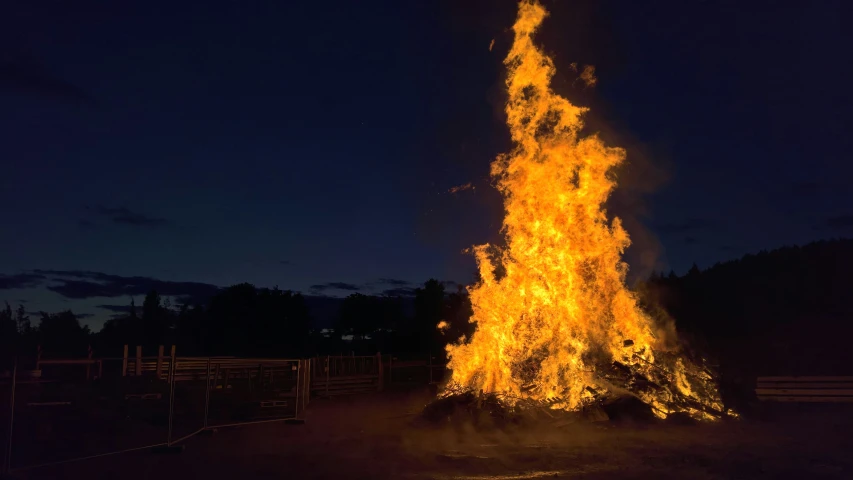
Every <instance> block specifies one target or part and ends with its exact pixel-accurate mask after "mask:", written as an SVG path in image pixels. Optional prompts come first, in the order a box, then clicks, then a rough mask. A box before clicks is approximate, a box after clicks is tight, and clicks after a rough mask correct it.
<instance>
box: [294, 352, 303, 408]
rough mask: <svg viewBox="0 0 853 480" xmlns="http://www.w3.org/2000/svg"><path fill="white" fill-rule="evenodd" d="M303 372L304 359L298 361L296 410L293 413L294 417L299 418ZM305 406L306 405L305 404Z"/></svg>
mask: <svg viewBox="0 0 853 480" xmlns="http://www.w3.org/2000/svg"><path fill="white" fill-rule="evenodd" d="M301 373H302V360H297V361H296V412H294V414H293V418H294V419H296V418H299V376H300V375H299V374H301ZM303 406H304V405H303Z"/></svg>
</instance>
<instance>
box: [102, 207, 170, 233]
mask: <svg viewBox="0 0 853 480" xmlns="http://www.w3.org/2000/svg"><path fill="white" fill-rule="evenodd" d="M87 209H89V210H92V211H93V212H95V213H96V214H98V215H101V216H104V217H107V218H109V219H110V221H112V222H113V223H116V224H119V225H131V226H134V227H153V228H156V227H165V226H167V225H169V224H170V223H171V222H169V221H168V220H166V219H165V218H160V217H151V216H148V215H145V214H143V213H139V212H134V211H132V210H130V209H128V208H127V207H118V208H110V207H104V206H100V205H99V206H97V207H94V208H89V207H87Z"/></svg>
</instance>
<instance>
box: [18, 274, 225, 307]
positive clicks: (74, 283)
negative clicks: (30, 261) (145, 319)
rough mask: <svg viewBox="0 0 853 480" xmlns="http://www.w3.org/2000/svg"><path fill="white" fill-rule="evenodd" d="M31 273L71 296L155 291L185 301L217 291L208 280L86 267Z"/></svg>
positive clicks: (200, 299) (198, 299)
mask: <svg viewBox="0 0 853 480" xmlns="http://www.w3.org/2000/svg"><path fill="white" fill-rule="evenodd" d="M34 273H35V274H37V275H41V276H44V277H50V279H49V280H50V285H48V286H47V289H48V290H50V291H52V292H56V293H58V294H60V295H62V296H63V297H65V298H71V299H83V298H92V297H121V296H132V295H145V294H147V293H148V292H150V291H151V290H156V291H157V293H159V294H160V295H161V296H166V297H179V298H181V299H182V300H184V301H186V302H187V303H203V302H206V301H207V300H208V299H209V298H210V297H212V296H213V295H215V294H216V293H217V292H218V291H219V290H220V288H219V287H218V286H216V285H211V284H209V283H200V282H173V281H168V280H159V279H156V278H151V277H125V276H121V275H110V274H107V273H101V272H90V271H86V270H34Z"/></svg>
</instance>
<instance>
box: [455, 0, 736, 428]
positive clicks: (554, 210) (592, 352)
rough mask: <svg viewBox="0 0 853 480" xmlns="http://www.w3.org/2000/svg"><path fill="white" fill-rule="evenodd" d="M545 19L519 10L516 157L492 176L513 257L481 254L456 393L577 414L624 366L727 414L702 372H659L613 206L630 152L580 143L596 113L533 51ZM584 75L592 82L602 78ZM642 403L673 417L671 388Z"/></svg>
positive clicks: (503, 159) (528, 5) (514, 73)
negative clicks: (610, 213)
mask: <svg viewBox="0 0 853 480" xmlns="http://www.w3.org/2000/svg"><path fill="white" fill-rule="evenodd" d="M546 15H547V12H546V11H545V9H544V8H543V7H542V6H541V5H540V4H539V3H538V2H536V1H522V2H521V3H520V4H519V12H518V18H517V20H516V22H515V25H514V26H513V30H514V32H515V39H514V42H513V44H512V49H511V50H510V52H509V55H508V56H507V57H506V59H505V60H504V63H505V65H506V66H507V69H508V74H509V75H508V79H507V82H506V85H507V91H508V94H509V99H508V101H507V104H506V114H507V124H508V126H509V129H510V132H511V134H512V139H513V141H514V143H515V148H514V149H513V150H512V152H511V153H509V154H506V155H502V156H500V157H498V158H497V159H496V160H495V161H494V162H493V163H492V175H493V177H495V178H496V179H497V184H498V188H499V189H500V191H501V193H502V194H503V196H504V204H505V208H506V216H505V219H504V231H505V234H506V239H507V247H506V248H505V249H504V250H503V252H502V253H501V254H500V255H499V256H498V258H492V257H491V256H490V255H489V254H488V246H487V245H481V246H478V247H475V248H474V252H475V255H476V258H477V262H478V265H479V271H480V276H481V282H480V283H479V284H477V285H475V286H474V287H472V288H470V289H469V292H470V295H471V301H472V304H473V311H474V313H473V317H472V318H471V321H472V322H476V323H477V330H476V332H475V333H474V335H473V336H472V337H471V339H470V342H469V343H467V344H460V345H449V346H448V347H447V351H448V353H449V357H450V363H449V368H450V369H451V370H452V376H451V379H450V382H449V386H450V385H452V386H462V387H465V388H471V389H474V390H475V391H479V390H482V391H485V392H501V393H507V394H509V396H508V398H512V397H527V398H532V399H536V400H543V401H550V402H553V403H554V406H555V407H557V408H564V409H575V408H578V407H580V406H581V405H583V404H584V402H585V401H587V400H588V399H589V398H590V397H591V396H592V394H591V393H590V389H592V390H593V391H596V392H601V391H608V390H611V389H612V385H609V384H608V383H607V382H606V381H605V380H604V379H603V378H602V376H601V375H600V374H599V373H600V372H597V368H599V366H600V365H609V364H610V363H612V362H613V361H614V360H615V361H618V362H621V363H622V364H624V365H630V366H632V368H634V369H635V370H636V371H639V372H645V373H649V374H652V373H656V372H657V373H659V372H660V371H667V370H665V368H668V369H669V370H668V371H669V372H671V373H670V374H669V376H670V377H671V376H672V375H675V378H671V382H670V384H671V385H672V387H669V388H675V389H677V393H679V394H680V395H682V396H684V397H687V398H689V399H691V400H693V401H696V402H698V403H700V404H702V405H710V406H711V407H713V408H718V407H719V405H718V402H717V400H716V398H714V396H715V395H716V394H713V395H712V396H711V398H707V393H704V392H705V391H706V390H707V388H705V387H707V385H703V389H702V391H703V394H702V395H704V396H705V397H703V396H702V395H700V394H697V393H694V391H693V390H692V388H693V387H691V381H690V380H688V378H687V377H688V373H690V374H691V377H693V378H694V383H695V377H696V375H701V373H697V372H699V369H698V367H695V366H693V365H690V366H689V367H688V366H685V365H686V364H685V363H684V362H683V361H681V360H679V361H678V362H676V363H674V364H673V365H664V366H660V365H657V364H656V361H655V355H654V352H655V351H656V350H659V348H658V347H659V345H658V343H659V342H658V340H657V339H656V338H655V336H654V334H653V331H654V329H653V322H652V320H651V319H650V317H649V316H648V315H646V314H645V313H644V312H642V311H641V310H640V309H639V308H638V306H637V302H636V299H635V297H634V295H633V294H632V293H631V292H630V291H628V289H627V288H626V287H625V284H624V279H625V274H626V272H627V265H626V264H625V263H624V262H623V261H622V260H621V256H622V254H623V252H624V250H625V248H627V247H628V245H629V244H630V240H629V238H628V234H627V233H626V232H625V230H624V229H623V228H622V224H621V222H620V220H619V219H618V218H614V219H613V220H612V221H610V222H608V219H607V215H606V212H605V210H604V208H603V204H604V202H605V201H606V200H607V198H608V196H609V195H610V193H611V191H612V190H613V188H614V187H615V179H614V176H613V173H612V168H613V167H614V166H616V165H618V164H619V163H620V162H622V161H623V160H624V158H625V152H624V150H622V149H620V148H612V147H607V146H605V145H604V143H603V142H602V141H601V140H600V139H599V138H598V137H597V136H595V135H592V136H587V137H580V136H579V132H580V130H581V128H582V126H583V123H582V119H581V117H582V115H583V114H584V112H585V111H586V110H587V109H586V108H582V107H578V106H575V105H573V104H571V103H570V102H569V101H568V100H567V99H565V98H563V97H561V96H559V95H557V94H555V93H554V92H553V91H552V90H551V88H550V81H551V77H552V76H553V75H554V71H555V69H554V65H553V62H552V60H551V59H550V58H549V57H547V56H545V55H544V54H543V53H542V52H541V51H540V50H539V49H537V48H536V46H535V45H534V43H533V34H534V33H535V31H536V29H537V28H538V27H539V25H540V24H541V22H542V20H543V19H544V18H545V16H546ZM585 72H587V73H586V75H587V76H588V78H587V79H585V80H587V83H591V82H590V80H591V79H594V77H593V75H592V73H593V70H592V69H591V68H589V69H588V70H585ZM496 268H499V269H500V270H502V272H501V274H496ZM653 370H655V371H654V372H653ZM704 380H707V381H710V377H709V378H707V379H704ZM700 383H702V380H700ZM587 387H589V388H587ZM637 395H638V396H639V397H640V398H641V399H642V400H644V401H646V403H648V404H650V405H651V406H652V407H653V408H654V409H655V410H657V411H658V412H660V414H662V415H665V414H666V413H668V412H670V411H671V410H672V407H671V404H672V398H673V397H672V395H673V393H672V392H671V391H669V390H667V388H663V389H658V390H657V391H654V392H647V391H643V392H640V393H638V394H637Z"/></svg>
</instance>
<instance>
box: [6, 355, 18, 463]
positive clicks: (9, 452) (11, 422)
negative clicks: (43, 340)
mask: <svg viewBox="0 0 853 480" xmlns="http://www.w3.org/2000/svg"><path fill="white" fill-rule="evenodd" d="M17 378H18V357H17V355H16V356H15V363H14V366H13V367H12V393H11V397H10V399H9V438H8V439H7V440H8V441H7V442H6V451H5V452H3V456H4V457H5V458H4V461H3V474H4V475H8V474H9V470H11V469H12V429H13V427H14V426H15V387H16V386H17V385H16V384H17V380H16V379H17Z"/></svg>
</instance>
